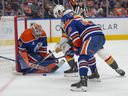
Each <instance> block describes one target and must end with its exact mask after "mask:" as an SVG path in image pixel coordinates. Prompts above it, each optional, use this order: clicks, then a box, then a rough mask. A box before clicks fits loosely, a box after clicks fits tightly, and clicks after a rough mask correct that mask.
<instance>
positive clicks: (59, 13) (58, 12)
mask: <svg viewBox="0 0 128 96" xmlns="http://www.w3.org/2000/svg"><path fill="white" fill-rule="evenodd" d="M64 10H65V9H64V7H63V6H62V5H56V6H55V7H54V9H53V13H54V16H55V18H60V17H62V15H63V12H64Z"/></svg>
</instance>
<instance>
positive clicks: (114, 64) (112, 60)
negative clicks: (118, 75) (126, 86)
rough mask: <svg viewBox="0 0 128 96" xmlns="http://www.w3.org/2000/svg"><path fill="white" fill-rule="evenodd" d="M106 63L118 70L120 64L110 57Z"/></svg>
mask: <svg viewBox="0 0 128 96" xmlns="http://www.w3.org/2000/svg"><path fill="white" fill-rule="evenodd" d="M105 62H106V63H107V64H108V65H109V66H110V67H111V68H112V69H117V68H118V64H117V63H116V61H115V60H114V59H113V58H112V57H111V56H110V57H109V58H108V59H107V60H105Z"/></svg>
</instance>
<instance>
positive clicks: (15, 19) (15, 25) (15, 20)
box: [0, 16, 27, 72]
mask: <svg viewBox="0 0 128 96" xmlns="http://www.w3.org/2000/svg"><path fill="white" fill-rule="evenodd" d="M20 22H22V24H20ZM0 23H1V25H0V29H2V30H0V31H1V33H0V35H1V36H0V39H1V38H2V40H3V41H2V42H5V44H3V45H6V43H8V42H9V43H10V42H11V40H7V42H6V39H7V38H13V39H12V42H13V44H14V48H15V49H14V51H15V53H14V55H15V60H18V38H19V36H20V34H21V33H22V32H23V31H24V30H25V29H27V17H26V16H2V17H1V21H0ZM9 23H10V24H9ZM11 28H12V29H11ZM10 30H11V31H12V32H10V33H9V32H8V31H10ZM19 31H22V32H19ZM8 33H9V34H8ZM3 34H4V35H3ZM2 35H3V36H2ZM6 35H8V36H7V37H6ZM9 35H13V36H12V37H11V36H9ZM4 36H5V37H4ZM5 38H6V39H5ZM0 41H1V40H0ZM7 45H8V44H7ZM10 51H11V50H10ZM6 61H7V60H6ZM15 64H16V65H15V69H16V71H17V72H19V71H20V67H19V64H18V63H17V62H16V63H15ZM5 66H6V65H5ZM7 66H8V65H7ZM9 66H10V65H9Z"/></svg>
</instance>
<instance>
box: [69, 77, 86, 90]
mask: <svg viewBox="0 0 128 96" xmlns="http://www.w3.org/2000/svg"><path fill="white" fill-rule="evenodd" d="M71 91H77V92H86V91H87V76H82V77H81V80H80V82H78V83H74V84H72V85H71Z"/></svg>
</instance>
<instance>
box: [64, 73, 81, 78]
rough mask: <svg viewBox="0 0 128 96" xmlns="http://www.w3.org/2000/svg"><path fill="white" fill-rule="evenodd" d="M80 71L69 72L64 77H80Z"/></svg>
mask: <svg viewBox="0 0 128 96" xmlns="http://www.w3.org/2000/svg"><path fill="white" fill-rule="evenodd" d="M78 76H79V75H78V73H68V74H64V77H78Z"/></svg>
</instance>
